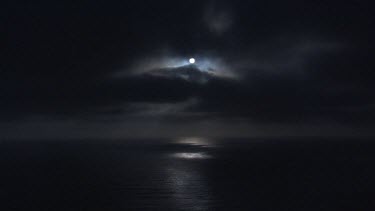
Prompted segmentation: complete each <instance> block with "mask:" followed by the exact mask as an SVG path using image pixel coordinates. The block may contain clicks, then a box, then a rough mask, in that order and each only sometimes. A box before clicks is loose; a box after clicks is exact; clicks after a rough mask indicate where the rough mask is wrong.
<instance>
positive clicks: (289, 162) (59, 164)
mask: <svg viewBox="0 0 375 211" xmlns="http://www.w3.org/2000/svg"><path fill="white" fill-rule="evenodd" d="M0 146H1V148H0V171H1V173H0V200H1V203H0V210H4V211H8V210H64V211H69V210H90V211H91V210H100V211H111V210H256V211H259V210H272V211H274V210H375V142H373V141H369V140H355V139H353V140H344V139H343V140H328V139H327V140H323V139H320V140H317V139H315V140H308V139H299V140H297V139H296V140H260V139H259V140H257V139H248V140H246V139H241V140H240V139H233V140H229V139H228V140H221V141H218V140H207V139H202V138H201V139H197V138H195V139H194V138H190V139H176V140H123V141H120V140H117V141H89V140H86V141H23V142H20V141H16V142H15V141H2V142H0Z"/></svg>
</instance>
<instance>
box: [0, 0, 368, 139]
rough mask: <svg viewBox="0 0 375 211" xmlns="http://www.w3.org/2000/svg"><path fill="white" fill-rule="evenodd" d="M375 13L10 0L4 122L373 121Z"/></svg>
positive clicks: (333, 7)
mask: <svg viewBox="0 0 375 211" xmlns="http://www.w3.org/2000/svg"><path fill="white" fill-rule="evenodd" d="M370 8H371V7H369V4H368V2H366V1H361V2H357V1H346V2H335V1H333V2H323V1H322V2H319V1H304V2H301V1H287V2H285V1H282V2H281V1H251V2H244V1H188V2H183V3H181V2H177V1H124V2H122V3H120V4H112V3H109V2H105V3H104V2H103V3H102V2H91V3H90V4H84V3H72V4H70V3H67V2H65V3H60V4H51V3H33V4H31V3H20V2H19V3H10V4H8V5H7V6H6V7H3V10H4V11H2V17H6V18H5V19H4V20H5V24H4V27H3V28H5V29H6V30H5V31H6V33H5V35H6V36H5V42H4V43H5V46H4V47H3V48H2V49H1V54H2V58H3V62H2V63H1V65H0V97H1V102H0V109H1V111H0V114H1V122H3V123H2V124H5V122H8V121H9V120H12V122H13V123H12V124H17V123H19V124H21V123H22V122H23V121H25V119H26V120H27V119H28V118H32V119H34V118H43V121H44V122H45V123H46V124H47V123H48V121H59V120H62V119H71V120H90V121H94V122H95V121H99V122H101V121H107V122H108V121H109V122H111V121H112V122H113V124H111V125H112V126H113V127H115V126H114V125H116V123H115V122H117V121H119V120H120V121H121V119H131V120H132V121H135V122H137V121H138V122H147V119H148V118H149V119H150V120H151V119H158V118H163V119H164V123H163V124H167V125H169V124H171V123H172V122H176V121H177V122H178V121H182V122H184V121H192V122H194V121H197V122H198V121H202V120H207V119H209V120H210V121H212V122H211V123H212V124H214V123H213V122H216V123H218V122H219V121H227V120H231V121H232V120H233V119H236V121H237V120H238V119H240V122H241V128H246V127H245V126H243V125H245V124H250V125H257V124H271V123H275V124H276V123H280V124H287V125H288V124H289V123H295V122H299V123H301V124H303V123H307V122H309V123H310V122H311V121H313V122H315V121H318V122H320V123H322V124H325V123H327V124H328V123H331V122H335V123H337V124H344V125H348V127H350V126H353V127H354V125H355V126H356V127H357V126H358V127H361V128H371V126H372V125H373V124H374V123H375V122H374V121H373V119H374V118H372V117H374V106H373V105H374V103H375V99H374V97H373V94H372V90H375V85H374V84H373V81H374V79H375V75H374V74H375V73H374V71H373V70H374V61H373V59H372V54H373V52H372V51H373V49H374V46H375V45H374V42H373V39H372V37H373V35H374V30H373V22H372V21H371V20H372V19H373V14H372V11H371V9H370ZM191 57H194V58H196V60H197V63H196V64H195V65H188V59H189V58H191ZM47 120H48V121H47ZM86 124H88V123H87V122H86ZM160 124H161V123H160ZM236 124H239V123H238V122H237V123H236ZM139 125H141V123H139ZM191 125H193V123H191ZM191 125H190V126H191ZM190 126H189V127H190ZM127 127H130V126H127ZM239 127H240V126H239ZM290 128H292V126H290ZM232 130H233V129H232ZM241 130H244V129H241ZM332 131H335V132H337V133H339V132H340V130H339V129H332Z"/></svg>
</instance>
